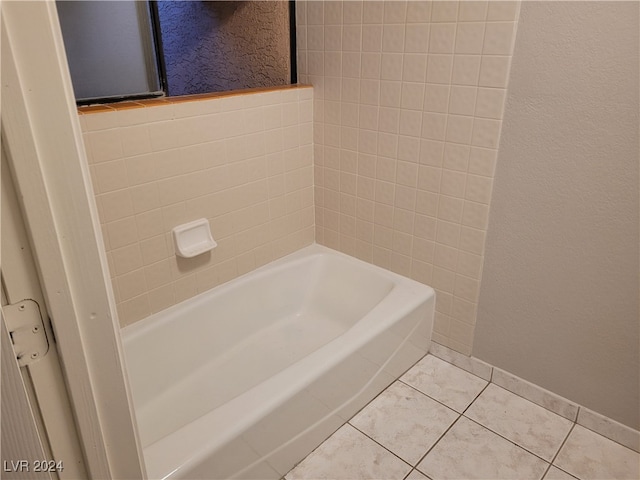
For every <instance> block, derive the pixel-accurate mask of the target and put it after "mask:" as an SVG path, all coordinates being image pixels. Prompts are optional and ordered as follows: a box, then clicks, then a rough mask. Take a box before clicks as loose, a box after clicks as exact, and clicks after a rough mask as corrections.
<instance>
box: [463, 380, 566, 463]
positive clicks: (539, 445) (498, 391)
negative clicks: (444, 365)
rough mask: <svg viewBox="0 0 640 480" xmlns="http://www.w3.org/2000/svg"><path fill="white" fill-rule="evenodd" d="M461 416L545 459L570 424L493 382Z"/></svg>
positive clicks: (563, 438) (552, 451) (561, 440)
mask: <svg viewBox="0 0 640 480" xmlns="http://www.w3.org/2000/svg"><path fill="white" fill-rule="evenodd" d="M465 415H466V416H467V417H469V418H471V419H472V420H475V421H476V422H478V423H480V424H482V425H484V426H485V427H487V428H489V429H491V430H493V431H494V432H496V433H498V434H500V435H502V436H503V437H505V438H507V439H509V440H511V441H512V442H514V443H516V444H517V445H520V446H521V447H523V448H526V449H527V450H529V451H530V452H532V453H534V454H535V455H538V456H539V457H541V458H544V459H545V460H547V461H551V460H552V459H553V457H554V456H555V455H556V453H557V452H558V450H559V449H560V446H561V445H562V442H563V441H564V440H565V438H567V435H568V434H569V431H570V430H571V426H572V425H573V424H572V422H571V421H569V420H567V419H566V418H563V417H561V416H560V415H557V414H555V413H553V412H551V411H550V410H547V409H545V408H543V407H540V406H538V405H536V404H535V403H533V402H530V401H529V400H525V399H524V398H522V397H519V396H518V395H516V394H514V393H511V392H509V391H507V390H505V389H503V388H501V387H498V386H497V385H494V384H490V385H489V386H488V387H487V388H486V389H485V390H484V391H483V392H482V394H481V395H480V396H479V397H478V399H477V400H476V401H475V402H473V404H472V405H471V406H470V407H469V409H468V410H467V411H466V412H465Z"/></svg>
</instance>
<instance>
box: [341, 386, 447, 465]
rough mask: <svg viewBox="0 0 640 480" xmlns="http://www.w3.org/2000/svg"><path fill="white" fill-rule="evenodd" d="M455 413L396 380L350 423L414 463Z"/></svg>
mask: <svg viewBox="0 0 640 480" xmlns="http://www.w3.org/2000/svg"><path fill="white" fill-rule="evenodd" d="M458 416H459V414H458V413H456V412H454V411H453V410H450V409H449V408H447V407H445V406H443V405H441V404H439V403H438V402H436V401H435V400H432V399H431V398H429V397H427V396H426V395H424V394H422V393H420V392H418V391H416V390H415V389H413V388H411V387H409V386H407V385H405V384H403V383H401V382H396V383H394V384H393V385H391V386H390V387H389V388H387V390H385V391H384V392H383V393H382V394H380V395H379V396H378V397H377V398H376V399H375V400H373V401H372V402H371V403H370V404H369V405H367V406H366V407H365V408H364V409H363V410H362V411H361V412H360V413H358V414H357V415H356V416H355V417H354V418H352V419H351V420H350V423H351V424H352V425H353V426H355V427H356V428H358V429H359V430H361V431H362V432H364V433H365V434H367V435H368V436H370V437H371V438H373V439H374V440H375V441H377V442H378V443H380V444H381V445H383V446H384V447H386V448H388V449H389V450H391V451H392V452H393V453H395V454H396V455H398V456H399V457H400V458H402V459H404V460H405V461H407V462H409V463H411V464H412V465H415V463H416V462H418V460H420V458H422V456H423V455H424V454H425V453H426V452H427V450H429V448H431V447H432V446H433V444H435V442H436V441H437V440H438V439H439V438H440V436H441V435H442V434H443V433H444V432H445V431H446V430H447V429H448V428H449V426H450V425H451V424H452V423H453V422H454V421H455V420H456V419H457V418H458Z"/></svg>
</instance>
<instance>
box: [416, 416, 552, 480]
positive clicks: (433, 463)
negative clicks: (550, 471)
mask: <svg viewBox="0 0 640 480" xmlns="http://www.w3.org/2000/svg"><path fill="white" fill-rule="evenodd" d="M548 465H549V464H548V463H546V462H545V461H543V460H541V459H540V458H538V457H536V456H535V455H532V454H531V453H529V452H527V451H526V450H524V449H522V448H520V447H518V446H517V445H514V444H513V443H511V442H509V441H508V440H505V439H504V438H502V437H500V436H499V435H496V434H495V433H493V432H492V431H490V430H488V429H486V428H484V427H483V426H481V425H478V424H477V423H475V422H473V421H471V420H469V419H467V418H465V417H460V419H459V420H458V421H457V422H456V423H455V425H454V426H453V427H451V429H450V430H449V431H448V432H447V433H446V435H445V436H444V437H443V438H442V439H441V440H440V441H439V442H438V443H437V444H436V446H435V447H433V449H432V450H431V451H430V452H429V453H428V454H427V456H426V457H425V458H424V459H423V460H422V461H421V462H420V463H419V464H418V467H417V468H418V470H420V471H421V472H422V473H424V474H425V475H427V476H428V477H429V478H433V479H435V480H448V479H452V480H453V479H456V480H458V479H467V480H470V479H483V480H484V479H489V478H490V479H496V480H497V479H505V480H513V479H519V480H528V479H531V480H534V479H535V480H538V479H540V478H542V475H543V474H544V472H545V471H546V470H547V467H548Z"/></svg>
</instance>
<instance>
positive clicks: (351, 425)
mask: <svg viewBox="0 0 640 480" xmlns="http://www.w3.org/2000/svg"><path fill="white" fill-rule="evenodd" d="M347 424H348V425H349V426H350V427H351V428H353V429H354V430H356V431H357V432H360V433H361V434H362V435H364V436H365V437H367V438H368V439H369V440H371V441H372V442H374V443H375V444H376V445H379V446H380V447H382V448H384V449H385V450H386V451H387V452H389V453H390V454H392V455H393V456H394V457H396V458H398V459H399V460H401V461H402V462H403V463H405V464H407V465H409V466H410V467H411V470H413V465H411V463H409V462H408V461H406V460H405V459H404V458H402V457H401V456H400V455H398V454H397V453H395V452H394V451H393V450H391V449H389V448H388V447H385V446H384V445H383V444H381V443H380V442H379V441H377V440H376V439H375V438H373V437H371V436H370V435H368V434H367V433H365V432H363V431H362V430H360V429H359V428H358V427H356V426H355V425H353V424H352V423H351V420H349V421H348V422H347ZM411 470H409V473H411ZM407 475H408V474H407Z"/></svg>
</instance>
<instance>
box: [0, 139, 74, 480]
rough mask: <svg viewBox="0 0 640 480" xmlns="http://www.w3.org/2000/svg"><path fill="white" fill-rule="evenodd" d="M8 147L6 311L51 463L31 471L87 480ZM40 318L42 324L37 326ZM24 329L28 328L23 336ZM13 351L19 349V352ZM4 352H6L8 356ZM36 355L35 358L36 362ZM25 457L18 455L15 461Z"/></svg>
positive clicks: (1, 241)
mask: <svg viewBox="0 0 640 480" xmlns="http://www.w3.org/2000/svg"><path fill="white" fill-rule="evenodd" d="M5 144H6V141H5V142H3V144H2V150H1V154H2V156H1V160H2V161H1V165H2V170H1V172H0V176H1V180H2V189H1V197H0V202H1V203H2V211H1V218H2V230H1V232H0V233H1V234H0V246H1V249H0V258H2V290H3V292H2V293H3V313H4V317H5V323H6V324H7V325H8V326H9V331H10V332H11V331H12V330H13V331H15V332H16V334H15V335H14V336H13V343H14V344H12V345H11V347H12V350H13V354H14V356H13V361H14V363H15V361H16V357H17V356H21V360H20V362H19V363H20V364H22V366H21V367H20V370H21V371H22V377H23V381H24V385H25V387H26V392H25V393H26V394H27V395H28V398H29V399H30V402H31V407H32V410H33V414H34V420H35V422H36V425H38V427H39V431H40V437H41V441H42V444H43V453H44V455H43V456H41V457H40V458H39V459H38V461H43V460H47V461H50V463H47V464H44V465H42V464H37V465H36V464H34V465H30V466H29V467H30V469H31V471H33V470H34V469H38V470H42V469H43V468H42V467H43V466H44V467H45V468H44V469H45V470H51V471H52V472H51V473H53V475H54V478H55V475H56V474H57V475H58V477H59V478H60V479H61V480H65V479H78V478H87V472H86V470H85V468H84V460H83V455H82V449H81V447H80V442H79V439H78V434H77V429H76V425H75V422H74V419H73V414H72V411H71V406H70V403H69V398H68V395H67V390H66V388H65V382H64V377H63V376H62V370H61V368H60V361H59V356H58V351H57V347H56V344H55V337H54V335H53V331H52V328H51V324H50V322H49V315H48V313H47V309H46V305H45V301H44V297H43V295H42V290H41V288H40V282H39V279H38V274H37V270H36V266H35V262H34V259H33V255H32V252H31V246H30V244H29V239H28V236H27V232H26V230H25V226H24V222H23V220H22V214H21V211H20V206H19V204H18V199H17V196H16V194H15V188H14V186H13V181H12V179H11V172H10V171H9V168H8V162H7V160H8V159H7V153H6V150H5ZM13 161H14V162H15V161H19V159H13ZM34 315H35V316H36V317H38V316H39V317H40V318H39V319H38V318H36V319H35V322H36V324H37V325H36V326H35V327H34V326H33V325H29V322H30V321H33V318H32V317H33V316H34ZM22 317H24V319H23V318H22ZM29 317H31V318H29ZM38 320H40V322H41V323H38ZM25 327H26V328H27V330H26V331H25V332H24V333H21V332H22V330H24V328H25ZM33 329H38V330H37V331H38V333H34V334H32V335H30V334H31V330H33ZM18 333H21V334H20V335H19V334H18ZM24 338H26V339H27V340H26V342H25V340H22V339H24ZM31 338H34V339H35V341H32V340H31ZM24 343H33V344H34V348H32V349H31V350H29V351H28V353H27V354H26V355H25V354H24V352H22V351H21V348H23V345H24ZM27 346H28V345H27ZM14 347H16V348H17V351H16V348H14ZM5 353H6V352H4V351H3V356H4V355H5ZM32 356H33V357H34V358H31V357H32ZM4 393H5V392H4V389H3V390H2V394H3V396H2V402H3V409H4V408H5V397H4ZM3 417H4V415H3ZM5 418H6V417H5ZM3 433H4V429H3ZM23 458H24V457H16V458H15V459H13V460H14V461H15V460H18V459H23ZM3 460H7V458H4V450H3ZM14 465H15V464H14ZM14 465H12V464H5V463H4V462H3V465H2V466H3V472H5V471H6V469H5V467H8V470H9V471H10V472H11V471H13V470H21V469H22V466H14ZM49 467H51V468H49Z"/></svg>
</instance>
